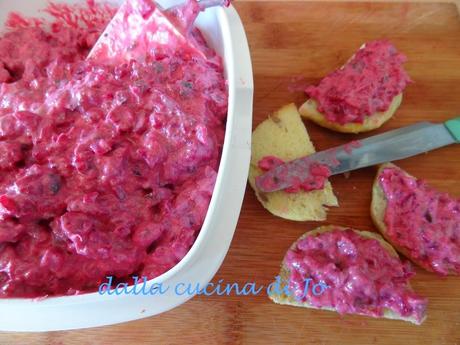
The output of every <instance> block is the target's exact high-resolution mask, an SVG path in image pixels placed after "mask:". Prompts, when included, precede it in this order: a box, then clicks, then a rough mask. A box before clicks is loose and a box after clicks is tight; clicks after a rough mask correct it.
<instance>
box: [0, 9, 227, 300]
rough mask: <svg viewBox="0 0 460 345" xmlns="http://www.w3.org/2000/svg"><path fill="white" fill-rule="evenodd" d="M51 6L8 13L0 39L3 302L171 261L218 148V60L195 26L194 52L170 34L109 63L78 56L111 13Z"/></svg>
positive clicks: (204, 195)
mask: <svg viewBox="0 0 460 345" xmlns="http://www.w3.org/2000/svg"><path fill="white" fill-rule="evenodd" d="M191 4H192V5H193V4H194V2H193V1H191V2H189V4H188V5H187V6H191ZM48 12H49V13H50V14H51V15H53V16H54V20H53V21H52V22H51V23H48V24H49V26H48V25H47V23H43V22H42V21H40V20H38V19H24V18H22V17H21V16H19V15H11V16H10V20H9V21H8V26H9V31H8V32H7V33H5V34H4V35H3V36H2V37H1V38H0V157H1V158H0V297H11V296H18V297H37V296H44V295H60V294H75V293H79V292H82V291H89V290H94V289H95V288H96V287H97V286H98V285H99V284H100V283H101V282H102V281H105V280H106V279H105V277H106V276H108V275H113V276H115V277H116V279H118V280H120V281H128V282H129V281H130V278H129V277H130V276H132V275H143V276H147V277H149V278H153V277H156V276H158V275H160V274H162V273H164V272H165V271H167V270H169V269H170V268H172V267H173V266H175V265H176V264H177V263H178V262H179V261H180V260H181V259H182V258H183V257H184V256H185V254H186V253H187V252H188V250H189V249H190V247H191V246H192V244H193V243H194V241H195V239H196V237H197V234H198V233H199V231H200V229H201V226H202V224H203V221H204V218H205V215H206V212H207V209H208V206H209V202H210V199H211V195H212V192H213V188H214V184H215V180H216V174H217V169H218V165H219V161H220V155H221V149H222V145H223V139H224V132H225V120H226V115H227V87H226V81H225V79H224V76H223V66H222V63H221V60H220V58H219V57H218V56H217V55H216V54H215V53H214V52H213V51H212V50H211V49H209V48H208V47H207V46H206V43H205V41H204V39H203V37H202V36H201V34H200V32H199V31H198V30H197V29H192V28H190V35H193V38H194V39H193V40H191V42H193V44H194V45H195V46H194V47H193V49H198V50H200V51H202V52H205V54H203V55H201V56H199V55H191V54H189V53H188V52H189V51H190V46H189V44H192V43H187V42H184V41H182V40H171V41H170V44H169V45H168V43H166V44H163V45H162V47H161V48H162V49H161V51H162V54H161V56H152V57H147V58H146V59H145V61H142V62H136V61H133V60H131V61H126V62H125V63H120V64H117V65H116V66H114V67H112V66H110V65H103V64H99V63H98V62H97V60H94V61H91V62H88V61H85V59H86V56H87V55H88V52H89V50H90V48H91V47H92V46H93V45H94V43H95V42H96V40H97V38H98V37H99V35H100V34H101V32H102V31H103V30H104V28H105V26H106V25H107V23H108V22H109V20H110V19H111V17H112V16H113V14H114V13H115V11H114V10H113V9H111V8H109V7H106V6H104V7H99V5H98V6H96V5H95V4H94V3H93V2H91V1H89V2H88V6H85V7H84V8H83V7H73V6H72V7H69V6H65V5H64V6H63V5H51V6H50V7H49V8H48ZM192 20H193V18H192ZM188 25H189V26H190V25H191V21H189V22H188ZM183 52H185V53H183Z"/></svg>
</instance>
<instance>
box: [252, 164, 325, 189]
mask: <svg viewBox="0 0 460 345" xmlns="http://www.w3.org/2000/svg"><path fill="white" fill-rule="evenodd" d="M284 163H285V162H284V161H283V160H282V159H280V158H277V157H275V156H266V157H264V158H262V159H261V160H260V161H259V162H258V166H259V168H260V169H261V170H262V171H264V172H267V171H270V170H272V169H274V168H276V167H277V166H279V165H282V164H284ZM309 169H310V174H309V175H308V178H307V179H301V178H300V177H299V178H297V179H296V181H295V182H294V183H293V185H292V186H291V187H289V188H286V189H284V191H285V192H287V193H298V192H299V191H301V190H303V191H306V192H309V191H312V190H318V189H323V188H324V184H325V183H326V181H327V179H328V177H329V176H330V175H331V170H330V169H329V167H328V166H327V165H325V164H320V163H313V164H311V165H310V167H309ZM281 179H282V177H281ZM259 183H260V184H259V185H260V186H261V187H264V188H267V189H270V188H271V183H272V180H270V179H265V180H263V181H261V180H259Z"/></svg>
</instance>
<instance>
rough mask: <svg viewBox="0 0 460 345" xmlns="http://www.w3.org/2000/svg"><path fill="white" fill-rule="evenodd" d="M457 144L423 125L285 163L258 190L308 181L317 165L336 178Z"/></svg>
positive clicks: (444, 131) (441, 129)
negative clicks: (342, 174) (324, 167)
mask: <svg viewBox="0 0 460 345" xmlns="http://www.w3.org/2000/svg"><path fill="white" fill-rule="evenodd" d="M456 142H457V140H456V138H455V137H454V134H453V133H452V131H451V130H449V129H448V128H446V126H445V125H444V124H442V123H441V124H433V123H430V122H420V123H417V124H414V125H411V126H407V127H402V128H398V129H395V130H392V131H389V132H385V133H383V134H379V135H375V136H372V137H369V138H367V139H363V140H360V141H352V142H350V143H348V144H345V145H341V146H337V147H334V148H332V149H329V150H326V151H322V152H318V153H314V154H312V155H309V156H306V157H302V158H299V159H296V160H293V161H290V162H287V163H284V164H282V165H279V166H277V167H275V168H273V169H271V170H270V171H268V172H266V173H265V174H263V175H260V176H259V177H257V178H256V186H257V188H258V189H259V190H261V191H262V192H275V191H278V190H283V189H286V188H290V187H292V186H294V185H295V184H296V183H299V181H306V180H307V179H308V177H309V176H310V169H311V167H312V166H313V165H317V164H320V165H323V166H324V165H325V166H327V167H328V168H329V170H330V175H331V176H332V175H337V174H341V173H344V172H347V171H353V170H356V169H360V168H364V167H368V166H372V165H376V164H380V163H385V162H390V161H397V160H401V159H405V158H408V157H412V156H415V155H418V154H421V153H425V152H428V151H431V150H434V149H437V148H440V147H443V146H447V145H450V144H453V143H456Z"/></svg>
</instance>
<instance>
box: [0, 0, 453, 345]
mask: <svg viewBox="0 0 460 345" xmlns="http://www.w3.org/2000/svg"><path fill="white" fill-rule="evenodd" d="M235 6H236V7H237V9H238V11H239V13H240V15H241V17H242V20H243V22H244V24H245V27H246V30H247V35H248V38H249V42H250V47H251V51H252V58H253V65H254V74H255V87H256V91H255V108H254V125H257V124H258V123H259V122H261V121H262V120H263V119H264V118H265V117H266V116H267V114H268V113H270V112H272V111H273V110H275V109H277V108H278V107H280V106H282V105H284V104H286V103H290V102H296V103H297V104H298V105H300V104H301V102H302V101H303V100H304V95H303V94H302V92H299V91H297V92H293V91H292V90H291V91H290V90H289V89H290V86H292V85H293V83H292V81H293V79H294V80H297V83H298V79H299V78H300V77H303V78H304V80H303V81H302V82H307V83H314V82H317V81H318V80H319V79H320V78H321V77H323V76H324V75H325V74H326V73H328V72H329V71H331V70H332V69H335V68H337V67H339V66H340V65H342V64H343V63H344V62H345V61H346V60H347V59H348V58H349V57H350V56H351V55H352V54H353V53H354V51H355V50H356V49H357V48H358V47H359V46H360V45H361V44H362V43H363V42H366V41H369V40H373V39H378V38H388V39H390V40H391V41H392V42H393V43H394V44H395V45H396V46H397V47H398V48H399V49H400V50H401V51H403V52H404V53H405V54H406V55H407V56H408V58H409V62H408V63H407V65H406V67H407V70H408V72H409V74H410V75H411V77H412V79H413V80H414V83H413V84H411V85H410V86H409V87H408V89H407V91H406V93H405V98H404V101H403V105H402V107H401V108H400V110H399V111H398V112H397V114H396V116H395V117H394V118H393V119H392V120H391V121H390V122H389V123H387V124H386V125H385V126H384V127H383V128H382V129H381V130H378V131H376V132H374V134H375V133H377V132H382V131H386V130H389V129H393V128H397V127H401V126H404V125H408V124H412V123H415V122H417V121H422V120H430V121H436V122H440V121H444V120H447V119H449V118H451V117H454V116H456V115H457V116H459V115H460V19H459V13H458V10H457V7H456V4H455V3H449V2H447V3H446V2H443V3H441V2H438V3H431V2H429V1H428V2H425V1H424V2H423V3H421V2H419V3H399V2H391V3H381V2H359V3H358V2H353V3H352V2H350V3H347V2H299V1H298V2H285V1H280V2H276V1H270V2H262V1H255V2H247V1H237V2H236V3H235ZM291 89H292V87H291ZM306 125H307V128H308V130H309V132H310V134H311V137H312V139H313V141H314V143H315V144H316V147H317V149H319V150H321V149H326V148H329V147H332V146H334V145H338V144H343V143H345V142H347V141H349V140H351V139H356V138H363V137H365V136H364V135H359V136H353V135H342V134H337V133H334V132H330V131H328V130H325V129H322V128H319V127H317V126H315V125H313V124H311V123H306ZM400 166H401V167H403V168H404V169H407V171H409V172H410V173H411V174H413V175H415V176H417V177H420V178H423V179H425V180H427V181H428V182H429V183H430V184H432V185H433V186H435V187H438V188H439V189H440V190H443V191H448V192H450V193H451V194H452V195H455V196H457V197H460V146H457V147H455V146H452V147H446V148H443V149H440V150H437V151H435V152H431V153H428V154H426V155H422V156H419V157H414V158H411V159H407V160H405V161H404V162H401V163H400ZM375 171H376V169H375V168H369V169H363V170H361V171H357V172H353V173H352V174H351V176H349V177H348V178H346V177H345V176H337V177H333V178H332V179H331V182H332V184H333V187H334V189H335V192H336V194H337V196H338V198H339V201H340V207H339V208H336V209H332V210H331V212H330V214H329V218H328V221H327V223H331V224H339V225H345V226H351V227H356V228H358V229H362V230H373V229H374V227H373V225H372V222H371V219H370V216H369V205H370V198H371V185H372V180H373V177H374V174H375ZM319 224H320V223H308V222H307V223H295V222H290V221H286V220H282V219H279V218H276V217H274V216H272V215H270V214H269V213H268V212H267V211H265V210H264V209H263V208H262V206H261V205H260V204H259V203H258V202H257V201H256V199H255V197H254V194H253V193H252V191H251V190H250V189H249V188H248V189H247V191H246V196H245V200H244V205H243V209H242V212H241V217H240V221H239V224H238V228H237V231H236V235H235V238H234V240H233V243H232V246H231V249H230V252H229V254H228V256H227V258H226V259H225V262H224V264H223V266H222V267H221V269H220V270H219V272H218V273H217V275H216V277H215V279H214V281H215V282H217V281H218V280H219V279H223V280H224V281H225V282H240V283H245V282H248V281H252V282H256V283H257V284H258V285H267V284H269V283H270V282H271V280H272V279H273V278H274V276H275V275H276V274H277V273H278V269H279V264H280V261H281V260H282V258H283V255H284V253H285V251H286V250H287V249H288V247H289V246H290V244H291V243H292V242H293V241H295V240H296V239H297V238H298V237H299V236H300V235H301V234H302V233H304V232H305V231H308V230H310V229H313V228H314V227H316V226H318V225H319ZM412 285H413V287H414V289H415V290H416V291H417V292H419V293H420V294H422V295H424V296H427V297H428V298H429V310H428V320H427V321H426V322H425V323H424V324H423V325H422V326H419V327H417V326H414V325H412V324H408V323H405V322H401V321H388V320H376V319H371V318H366V317H359V316H345V317H342V316H339V315H337V314H335V313H330V312H321V311H314V310H307V309H299V308H293V307H285V306H278V305H274V304H272V303H271V301H270V300H269V299H268V298H267V296H266V295H265V294H260V295H258V296H251V297H250V296H247V297H244V296H229V297H219V296H212V297H197V298H194V299H193V300H191V301H190V302H188V303H186V304H185V305H183V306H181V307H179V308H176V309H174V310H172V311H170V312H167V313H165V314H162V315H160V316H157V317H152V318H148V319H144V320H141V321H136V322H130V323H126V324H122V325H116V326H110V327H103V328H98V329H88V330H81V331H69V332H55V333H47V334H13V333H0V345H12V344H29V345H33V344H50V345H58V344H70V345H72V344H74V345H77V344H78V345H81V344H91V345H105V344H175V343H181V344H191V343H199V344H208V343H209V344H366V345H367V344H439V345H441V344H460V278H457V277H449V278H438V277H437V276H435V275H433V274H430V273H426V272H423V271H422V270H420V269H417V276H416V277H415V279H413V284H412ZM0 312H1V311H0ZM119 312H120V313H122V312H123V311H122V310H120V311H119Z"/></svg>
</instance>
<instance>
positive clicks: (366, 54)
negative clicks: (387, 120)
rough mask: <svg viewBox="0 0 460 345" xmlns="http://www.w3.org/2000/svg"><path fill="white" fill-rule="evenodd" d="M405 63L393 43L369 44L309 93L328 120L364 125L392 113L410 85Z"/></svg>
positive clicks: (309, 90) (310, 87) (308, 88)
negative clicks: (369, 119)
mask: <svg viewBox="0 0 460 345" xmlns="http://www.w3.org/2000/svg"><path fill="white" fill-rule="evenodd" d="M405 61H406V57H405V56H404V55H403V54H401V53H399V52H398V51H397V50H396V48H395V47H394V46H393V45H392V44H391V43H390V42H388V41H385V40H381V41H373V42H369V43H366V45H365V46H364V47H363V48H361V49H360V50H358V51H357V52H356V54H355V56H354V57H353V58H352V59H351V60H350V61H348V62H347V63H346V65H345V66H343V67H342V68H340V69H337V70H336V71H334V72H332V73H331V74H329V75H328V76H326V77H325V78H324V79H323V80H321V82H320V83H319V85H318V86H309V87H307V88H306V90H305V92H306V93H307V95H308V96H309V97H311V98H312V99H314V100H316V101H317V103H318V110H319V111H320V112H321V113H323V114H324V116H325V117H326V118H327V120H329V121H331V122H335V123H339V124H341V125H344V124H347V123H363V121H364V118H365V117H367V116H370V115H372V114H374V113H376V112H383V111H386V110H388V108H389V106H390V104H391V102H392V100H393V98H394V97H395V96H397V95H398V94H400V93H401V92H402V91H403V90H404V89H405V88H406V86H407V84H408V83H410V78H409V76H408V74H407V73H406V71H405V70H404V68H403V63H404V62H405Z"/></svg>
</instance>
